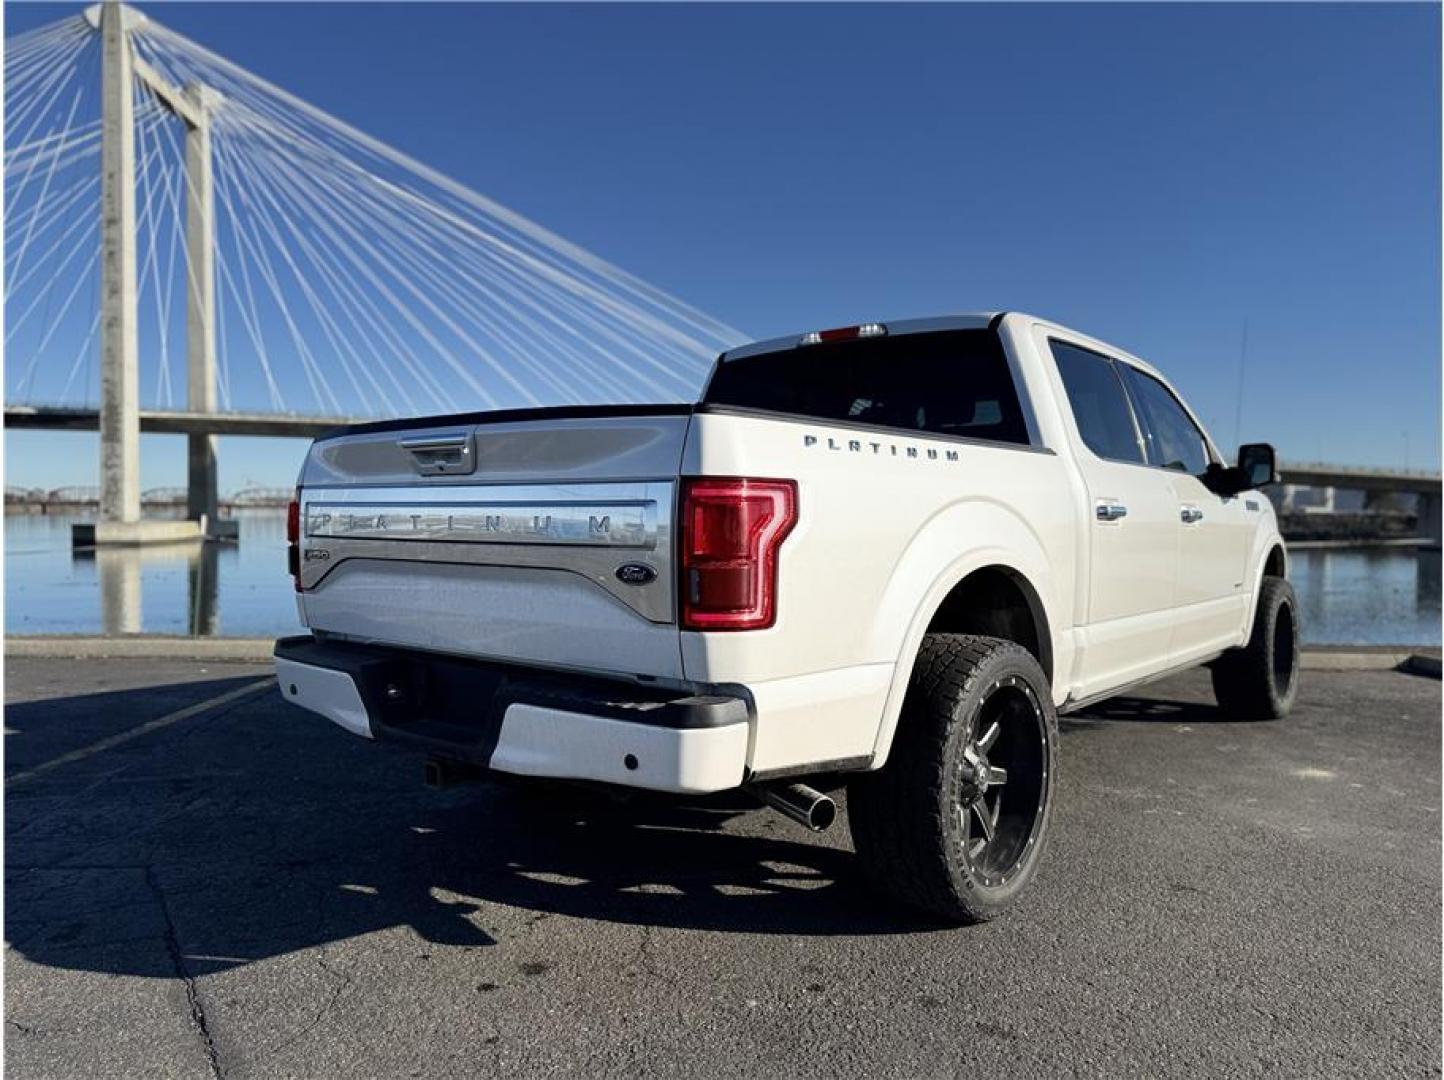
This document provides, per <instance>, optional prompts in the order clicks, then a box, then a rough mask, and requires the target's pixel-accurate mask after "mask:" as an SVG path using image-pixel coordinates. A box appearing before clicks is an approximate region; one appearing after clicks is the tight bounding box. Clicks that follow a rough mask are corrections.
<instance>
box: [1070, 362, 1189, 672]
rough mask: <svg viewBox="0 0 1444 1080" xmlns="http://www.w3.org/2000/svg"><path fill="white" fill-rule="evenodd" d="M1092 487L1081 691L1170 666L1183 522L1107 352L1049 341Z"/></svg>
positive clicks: (1077, 454)
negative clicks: (1150, 461)
mask: <svg viewBox="0 0 1444 1080" xmlns="http://www.w3.org/2000/svg"><path fill="white" fill-rule="evenodd" d="M1048 347H1049V349H1050V350H1051V352H1052V355H1053V358H1054V360H1055V362H1056V363H1057V367H1058V374H1059V376H1060V377H1061V380H1062V385H1063V389H1064V391H1065V393H1066V396H1067V400H1068V404H1069V406H1070V409H1071V413H1072V420H1073V431H1072V432H1071V436H1072V440H1073V455H1072V456H1073V458H1074V460H1075V461H1076V462H1077V466H1078V470H1079V472H1080V473H1081V475H1082V478H1083V482H1084V485H1085V487H1086V488H1087V491H1088V511H1087V513H1088V520H1087V522H1086V526H1085V528H1086V534H1087V547H1088V568H1089V569H1088V575H1087V583H1086V586H1085V588H1086V610H1085V614H1084V616H1083V618H1082V619H1081V620H1080V621H1081V622H1082V623H1083V626H1082V629H1081V633H1080V640H1079V641H1078V650H1079V658H1078V661H1077V666H1076V668H1075V684H1074V687H1073V695H1074V696H1075V697H1078V698H1085V697H1092V696H1093V695H1095V694H1098V693H1102V692H1105V691H1107V690H1109V689H1112V688H1114V687H1119V686H1124V685H1126V684H1127V683H1130V682H1133V681H1135V680H1137V679H1140V678H1143V677H1144V676H1147V675H1150V674H1153V673H1156V672H1157V671H1159V670H1161V669H1162V668H1164V667H1166V666H1167V662H1168V650H1169V646H1170V641H1169V636H1170V627H1171V624H1172V619H1173V614H1172V612H1173V604H1174V589H1175V581H1176V578H1177V571H1178V544H1179V538H1180V523H1179V511H1178V494H1177V492H1176V491H1175V490H1174V479H1175V477H1174V476H1173V475H1172V474H1170V473H1168V472H1166V471H1164V470H1162V469H1154V468H1150V467H1148V465H1147V457H1146V450H1145V447H1144V443H1143V438H1142V434H1141V432H1140V431H1139V428H1138V425H1137V423H1136V422H1135V420H1134V417H1133V411H1132V409H1131V407H1130V405H1129V401H1128V395H1127V392H1126V390H1125V389H1124V384H1123V377H1122V374H1121V372H1120V371H1119V370H1118V369H1117V366H1116V365H1115V363H1114V361H1113V360H1112V359H1110V358H1109V357H1107V356H1104V355H1102V354H1101V353H1097V352H1094V351H1092V350H1091V349H1086V348H1083V347H1082V346H1080V345H1076V344H1072V343H1070V342H1067V341H1065V340H1062V339H1061V338H1058V337H1050V338H1049V340H1048Z"/></svg>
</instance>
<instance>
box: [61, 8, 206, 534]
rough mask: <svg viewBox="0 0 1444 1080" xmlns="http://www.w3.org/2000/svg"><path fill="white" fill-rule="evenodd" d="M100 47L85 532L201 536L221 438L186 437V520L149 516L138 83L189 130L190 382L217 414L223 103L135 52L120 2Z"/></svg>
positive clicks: (195, 397)
mask: <svg viewBox="0 0 1444 1080" xmlns="http://www.w3.org/2000/svg"><path fill="white" fill-rule="evenodd" d="M86 18H87V19H88V20H89V21H90V24H91V25H92V26H93V27H95V28H96V29H97V30H98V31H99V33H100V39H101V154H100V161H101V164H100V169H101V176H100V189H101V190H100V215H101V221H100V226H101V240H100V245H101V246H100V296H101V316H100V356H101V361H100V516H99V521H98V522H96V524H94V525H80V526H76V531H75V532H76V535H75V539H76V541H77V542H78V543H85V544H109V543H118V544H143V543H159V542H171V541H176V540H187V539H194V538H197V537H200V536H201V535H203V530H204V529H207V528H209V529H212V530H214V528H215V523H216V521H217V517H216V510H217V490H216V441H215V436H214V435H210V434H199V433H196V434H190V435H188V436H187V440H188V443H189V445H188V447H187V451H188V452H187V463H188V478H189V489H188V497H187V500H186V511H187V518H188V520H187V521H152V520H145V519H142V518H141V515H140V357H139V343H138V341H139V334H138V322H139V313H138V294H137V289H136V247H137V235H136V220H135V175H136V162H135V108H134V103H133V100H132V93H133V90H132V88H133V86H134V83H133V80H134V79H139V80H140V81H141V82H142V83H143V84H144V85H145V86H146V87H147V89H149V90H150V91H151V92H152V93H153V94H155V96H156V97H157V98H158V99H159V100H160V101H161V102H162V103H163V104H164V105H165V106H166V107H167V108H168V109H169V110H170V111H171V112H172V113H173V114H175V116H176V117H177V118H178V119H180V121H181V122H182V123H183V124H185V127H186V140H185V178H186V222H185V237H186V245H185V250H186V267H185V271H186V273H185V278H186V283H187V285H186V375H187V404H188V406H189V408H190V410H191V411H192V412H198V413H207V412H211V411H213V410H214V408H215V386H216V355H215V354H216V333H215V196H214V187H213V179H212V173H211V170H212V155H211V136H210V116H211V112H212V110H213V109H214V107H215V105H216V104H217V102H218V101H219V97H218V95H216V94H215V93H214V92H213V91H211V90H209V89H207V88H205V87H202V86H188V87H185V88H184V89H181V88H178V87H175V86H172V85H171V84H170V83H169V82H168V81H167V80H166V79H165V78H164V77H163V76H162V75H161V74H160V73H159V72H157V71H156V70H155V69H154V68H152V67H151V66H150V65H149V64H147V63H146V62H145V61H144V60H143V59H142V58H141V57H139V56H137V55H136V53H135V49H134V47H133V45H132V43H131V39H130V32H131V30H132V29H133V28H134V27H136V26H138V25H140V24H141V23H142V22H143V20H144V18H145V16H143V15H141V14H140V13H139V12H137V11H135V10H134V9H132V8H130V7H127V6H126V5H124V4H121V3H119V2H117V0H105V2H104V3H101V4H96V5H94V6H92V7H91V8H89V9H88V10H87V11H86Z"/></svg>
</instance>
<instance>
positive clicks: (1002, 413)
mask: <svg viewBox="0 0 1444 1080" xmlns="http://www.w3.org/2000/svg"><path fill="white" fill-rule="evenodd" d="M702 403H703V404H704V405H716V406H723V407H731V408H741V409H757V410H762V411H766V412H774V413H784V414H790V415H794V416H805V417H808V418H809V419H818V420H833V421H836V422H837V423H839V424H854V425H866V426H872V427H884V428H890V429H898V430H903V431H913V432H917V433H919V434H924V433H926V434H933V435H944V436H949V437H952V438H959V439H978V440H985V441H988V442H999V443H1009V444H1013V445H1020V446H1027V445H1030V442H1031V440H1030V438H1029V435H1028V425H1027V422H1026V420H1025V419H1024V415H1023V408H1022V405H1021V403H1020V401H1019V396H1018V390H1017V386H1016V385H1015V383H1014V380H1013V372H1012V368H1011V367H1010V366H1009V364H1008V359H1007V356H1006V355H1005V353H1004V351H1003V345H1002V342H1000V341H999V340H998V336H997V334H996V333H994V332H993V331H992V330H990V329H966V330H942V331H930V332H925V333H912V334H898V335H890V336H887V337H878V338H863V339H859V340H854V341H841V342H828V343H823V344H818V345H799V346H797V347H795V348H790V349H781V350H778V351H775V352H768V353H762V354H759V355H755V356H743V357H739V358H737V359H734V360H727V361H724V362H723V363H721V364H719V365H718V366H717V371H716V373H715V374H714V375H713V377H712V382H711V384H710V385H709V386H708V387H707V391H706V394H705V395H704V396H703V399H702Z"/></svg>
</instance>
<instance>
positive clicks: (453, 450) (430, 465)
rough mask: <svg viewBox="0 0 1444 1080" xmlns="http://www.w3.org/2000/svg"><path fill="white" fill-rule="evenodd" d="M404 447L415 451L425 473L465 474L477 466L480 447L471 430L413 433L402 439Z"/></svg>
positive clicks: (419, 468)
mask: <svg viewBox="0 0 1444 1080" xmlns="http://www.w3.org/2000/svg"><path fill="white" fill-rule="evenodd" d="M399 445H400V447H401V449H403V450H405V451H406V452H407V453H409V454H410V455H411V461H412V464H414V465H415V466H416V471H417V472H418V473H420V474H421V475H422V476H443V475H445V476H452V475H460V476H465V475H468V474H470V473H472V472H474V471H475V469H476V448H475V445H474V443H473V442H472V437H471V432H469V431H460V432H452V433H449V434H444V435H413V436H411V437H409V438H405V439H402V440H400V442H399Z"/></svg>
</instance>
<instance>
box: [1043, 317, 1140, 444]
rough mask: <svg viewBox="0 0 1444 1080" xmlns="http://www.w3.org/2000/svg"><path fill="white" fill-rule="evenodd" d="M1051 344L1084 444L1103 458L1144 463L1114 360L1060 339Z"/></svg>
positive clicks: (1131, 415)
mask: <svg viewBox="0 0 1444 1080" xmlns="http://www.w3.org/2000/svg"><path fill="white" fill-rule="evenodd" d="M1050 344H1051V345H1052V347H1053V359H1054V360H1055V361H1057V363H1058V374H1059V375H1061V376H1063V388H1064V389H1065V390H1066V391H1067V392H1068V404H1069V405H1071V406H1072V407H1073V419H1074V420H1075V421H1077V423H1078V434H1079V435H1081V436H1082V437H1083V442H1084V444H1085V445H1086V446H1087V447H1088V449H1089V450H1092V451H1093V452H1094V453H1095V454H1097V455H1098V456H1099V457H1101V458H1109V459H1111V460H1113V461H1134V462H1137V463H1138V464H1140V465H1141V464H1143V451H1142V450H1141V449H1139V446H1138V436H1137V433H1136V431H1135V430H1134V427H1133V414H1132V413H1131V412H1130V411H1129V409H1128V397H1127V395H1126V394H1125V393H1124V392H1123V383H1122V381H1121V380H1120V379H1119V377H1118V373H1117V372H1116V371H1114V369H1113V361H1111V360H1109V359H1108V358H1107V357H1105V356H1099V355H1098V354H1097V353H1095V352H1089V351H1088V350H1087V349H1080V348H1077V347H1076V346H1073V345H1065V344H1063V342H1061V341H1054V342H1051V343H1050Z"/></svg>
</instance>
